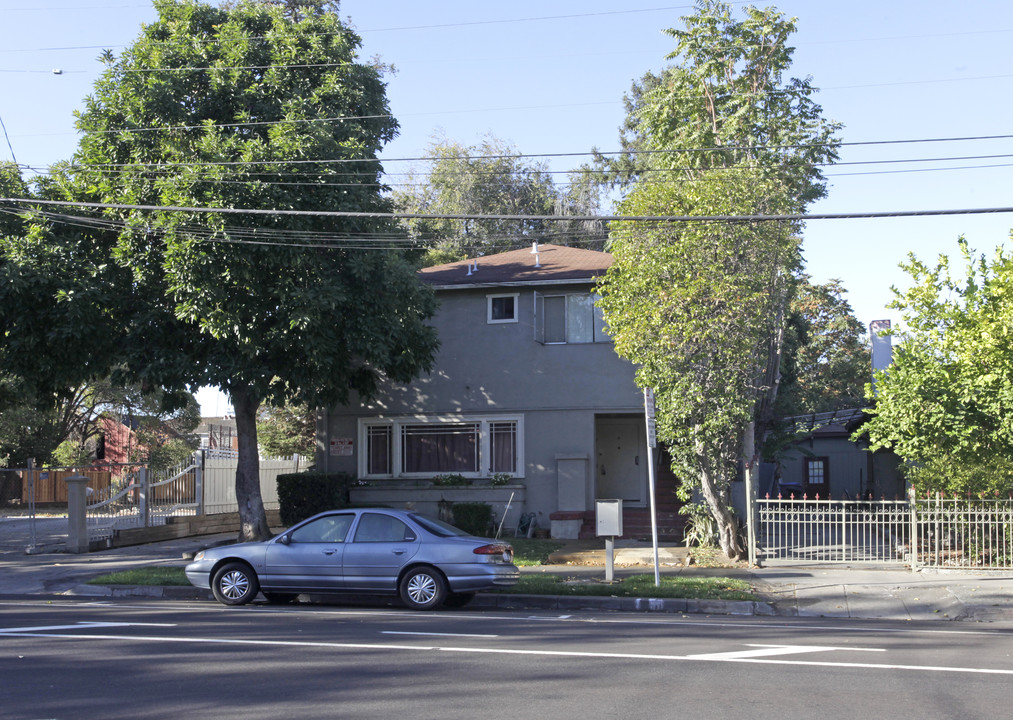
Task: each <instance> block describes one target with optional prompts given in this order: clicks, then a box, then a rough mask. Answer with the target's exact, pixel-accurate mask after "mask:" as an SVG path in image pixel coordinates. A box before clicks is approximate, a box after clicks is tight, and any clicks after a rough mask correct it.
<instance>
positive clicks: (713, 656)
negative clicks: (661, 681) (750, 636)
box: [686, 644, 886, 660]
mask: <svg viewBox="0 0 1013 720" xmlns="http://www.w3.org/2000/svg"><path fill="white" fill-rule="evenodd" d="M746 647H751V648H758V649H756V650H733V651H731V652H723V653H703V654H700V655H687V656H686V658H687V659H688V660H741V659H743V658H757V657H771V656H773V655H798V654H799V653H810V652H830V651H831V650H847V651H854V652H886V650H885V649H884V648H858V647H832V646H829V645H757V644H747V645H746Z"/></svg>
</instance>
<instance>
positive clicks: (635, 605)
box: [60, 585, 776, 616]
mask: <svg viewBox="0 0 1013 720" xmlns="http://www.w3.org/2000/svg"><path fill="white" fill-rule="evenodd" d="M60 594H61V595H64V596H73V597H110V598H130V597H144V598H155V599H165V600H214V597H213V596H212V594H211V591H210V590H202V589H200V588H195V587H185V586H182V585H171V586H169V585H165V586H163V585H77V586H75V587H73V588H71V589H69V590H65V591H64V592H62V593H60ZM334 597H341V596H334ZM346 597H350V596H346ZM468 607H469V608H484V609H495V610H559V611H571V612H572V611H577V610H599V611H613V612H645V613H685V614H691V615H743V616H752V615H758V616H771V615H775V614H776V613H775V611H774V607H773V605H772V604H771V603H766V602H759V601H753V600H699V599H695V598H641V597H636V598H631V597H615V596H604V595H521V594H516V595H515V594H503V593H479V594H478V595H477V596H476V597H475V599H474V600H473V601H472V602H471V603H469V604H468Z"/></svg>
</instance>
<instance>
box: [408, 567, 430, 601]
mask: <svg viewBox="0 0 1013 720" xmlns="http://www.w3.org/2000/svg"><path fill="white" fill-rule="evenodd" d="M408 595H409V597H411V599H412V600H413V601H414V602H417V603H420V604H425V603H427V602H430V601H431V600H432V599H433V597H434V596H435V595H436V580H434V579H433V578H432V576H430V575H425V574H420V575H416V576H415V577H413V578H412V579H411V580H410V581H409V583H408Z"/></svg>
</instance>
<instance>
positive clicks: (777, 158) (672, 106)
mask: <svg viewBox="0 0 1013 720" xmlns="http://www.w3.org/2000/svg"><path fill="white" fill-rule="evenodd" d="M744 12H745V17H744V18H743V19H741V20H737V19H735V18H734V17H733V15H732V6H731V5H730V4H729V3H726V2H717V1H715V0H699V1H698V2H697V11H696V13H695V14H693V15H689V16H687V17H684V18H683V20H684V21H685V28H682V29H676V28H671V29H667V30H665V32H666V33H667V34H668V35H670V36H671V37H673V38H675V40H676V41H677V45H676V50H675V51H674V52H673V53H671V54H670V55H669V56H668V58H667V59H668V60H674V61H677V62H676V64H674V65H671V66H669V67H666V68H665V69H664V70H663V71H662V72H661V73H660V74H654V73H647V74H646V75H644V77H643V78H642V79H641V80H639V81H638V82H636V83H634V85H633V88H632V89H631V91H630V93H629V94H628V95H627V96H626V98H625V102H626V108H627V115H626V121H625V123H624V125H623V127H622V134H621V137H620V140H621V144H622V148H623V150H624V151H625V152H624V153H623V154H622V155H620V156H619V157H618V158H615V159H612V160H605V159H604V158H602V161H603V162H604V164H605V165H606V167H607V168H609V169H610V170H611V171H612V175H611V177H612V180H613V182H614V183H616V184H619V185H623V186H629V184H630V183H633V182H636V181H641V182H670V181H672V180H673V179H674V178H678V177H693V175H694V172H698V171H703V170H709V169H718V168H725V169H729V170H730V169H732V168H735V167H739V166H749V167H756V168H760V169H762V170H763V171H764V172H766V173H769V174H772V175H773V176H775V177H777V178H779V179H780V181H781V182H783V183H785V184H786V185H787V186H788V189H789V192H790V195H791V196H792V197H794V198H796V199H797V200H798V201H799V203H801V204H802V205H803V206H805V205H807V204H809V203H811V202H813V201H814V200H818V199H820V198H822V197H824V196H825V195H826V181H825V179H824V177H823V174H822V170H821V167H822V166H823V165H824V164H826V163H829V162H832V161H833V160H835V159H836V158H837V147H838V145H839V143H840V140H839V139H838V138H837V137H836V133H837V132H838V130H840V128H841V125H840V124H839V123H835V122H829V121H827V120H826V119H824V118H823V109H822V107H820V105H819V104H818V103H816V102H815V101H814V100H813V95H814V94H815V92H816V89H815V88H813V87H812V85H811V83H810V80H809V79H799V78H785V77H784V75H785V73H786V72H787V71H788V70H789V69H790V67H791V63H792V54H793V53H794V48H793V47H791V46H790V45H789V44H788V40H789V37H790V36H791V34H792V33H793V32H795V19H794V18H791V19H788V18H786V17H785V16H784V15H783V14H782V13H780V12H778V11H777V9H776V8H773V7H769V8H765V9H762V10H761V9H759V8H756V7H751V6H750V7H746V8H745V9H744ZM673 169H674V170H679V171H682V172H681V173H672V170H673Z"/></svg>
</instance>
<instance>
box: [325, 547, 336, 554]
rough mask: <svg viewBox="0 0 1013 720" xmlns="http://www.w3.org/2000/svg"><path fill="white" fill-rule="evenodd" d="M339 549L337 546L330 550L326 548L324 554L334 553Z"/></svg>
mask: <svg viewBox="0 0 1013 720" xmlns="http://www.w3.org/2000/svg"><path fill="white" fill-rule="evenodd" d="M337 551H338V549H337V548H331V549H330V550H324V555H333V554H334V553H336V552H337Z"/></svg>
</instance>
